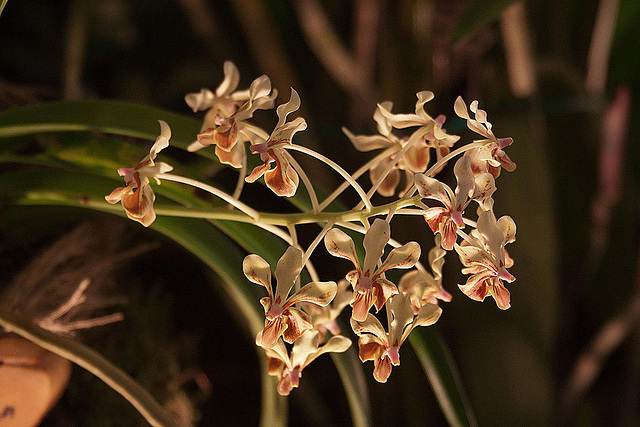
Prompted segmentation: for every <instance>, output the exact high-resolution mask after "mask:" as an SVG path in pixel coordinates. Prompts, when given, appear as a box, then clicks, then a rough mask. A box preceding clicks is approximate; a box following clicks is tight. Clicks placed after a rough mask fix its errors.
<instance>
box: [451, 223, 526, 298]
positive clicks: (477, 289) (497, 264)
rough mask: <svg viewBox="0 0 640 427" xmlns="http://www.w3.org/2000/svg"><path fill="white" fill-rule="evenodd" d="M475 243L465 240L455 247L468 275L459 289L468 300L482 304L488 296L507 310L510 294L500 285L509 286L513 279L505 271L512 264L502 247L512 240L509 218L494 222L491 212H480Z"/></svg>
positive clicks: (513, 235) (514, 229)
mask: <svg viewBox="0 0 640 427" xmlns="http://www.w3.org/2000/svg"><path fill="white" fill-rule="evenodd" d="M477 231H478V232H477V233H474V234H473V235H475V238H473V239H472V241H473V242H474V243H471V242H468V241H465V242H463V244H462V245H457V244H456V245H455V250H456V252H457V253H458V255H459V257H460V262H462V264H463V265H464V266H465V268H463V269H462V273H463V274H470V275H471V276H469V278H468V279H467V282H466V283H465V284H464V285H459V288H460V290H461V291H462V292H463V293H464V294H465V295H467V296H468V297H469V298H471V299H473V300H476V301H484V299H485V298H486V296H487V295H491V296H492V297H493V299H495V301H496V304H497V306H498V307H499V308H500V309H502V310H506V309H508V308H509V307H510V299H511V297H510V294H509V291H508V290H507V288H505V286H504V283H503V282H508V283H511V282H513V281H514V280H515V277H514V276H513V275H512V274H511V273H509V272H508V271H507V268H509V267H511V265H513V261H512V260H511V258H509V257H508V255H507V253H506V250H505V248H504V247H505V245H506V244H507V243H511V242H514V241H515V236H516V224H515V223H514V222H513V220H512V219H511V217H509V216H503V217H501V218H500V219H499V220H497V221H496V218H495V216H494V215H493V212H492V211H483V212H481V213H480V214H479V216H478V227H477Z"/></svg>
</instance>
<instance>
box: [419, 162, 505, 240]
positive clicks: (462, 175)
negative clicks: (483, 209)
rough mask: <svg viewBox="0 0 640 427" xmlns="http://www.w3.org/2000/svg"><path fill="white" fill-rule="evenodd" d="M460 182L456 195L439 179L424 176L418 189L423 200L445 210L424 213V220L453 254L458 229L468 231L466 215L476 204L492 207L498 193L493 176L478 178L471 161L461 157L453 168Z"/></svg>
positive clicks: (434, 209)
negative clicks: (437, 204) (467, 209)
mask: <svg viewBox="0 0 640 427" xmlns="http://www.w3.org/2000/svg"><path fill="white" fill-rule="evenodd" d="M453 172H454V174H455V176H456V179H457V181H458V186H457V187H456V190H455V192H454V191H453V190H451V188H450V187H449V186H448V185H446V184H443V183H442V182H440V181H438V180H437V179H435V178H431V177H428V176H426V175H423V174H419V175H416V187H417V189H418V192H419V193H420V196H422V198H423V199H433V200H437V201H439V202H440V203H442V204H443V205H444V206H443V207H440V206H437V207H429V208H427V209H425V210H424V219H425V221H427V224H429V228H431V231H433V233H434V234H436V233H439V234H440V235H441V237H442V240H441V246H442V248H443V249H445V250H447V251H450V250H452V249H453V245H454V243H455V242H456V239H457V232H458V229H462V228H464V219H463V216H462V215H463V213H464V211H465V209H466V208H467V206H468V205H469V203H471V201H472V200H475V201H477V202H478V203H480V204H481V205H484V204H487V203H490V200H491V195H492V194H493V193H494V191H495V190H496V186H495V181H494V179H493V176H491V174H489V173H484V174H481V175H478V176H474V174H473V171H472V170H471V160H470V159H469V158H468V157H461V158H460V159H459V160H458V161H457V162H456V164H455V165H454V167H453Z"/></svg>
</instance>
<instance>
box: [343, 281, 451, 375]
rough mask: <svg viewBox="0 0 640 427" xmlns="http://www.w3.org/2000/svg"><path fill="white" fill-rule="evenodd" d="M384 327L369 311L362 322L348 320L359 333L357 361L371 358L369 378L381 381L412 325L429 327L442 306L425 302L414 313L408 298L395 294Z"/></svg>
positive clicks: (397, 358)
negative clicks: (386, 328)
mask: <svg viewBox="0 0 640 427" xmlns="http://www.w3.org/2000/svg"><path fill="white" fill-rule="evenodd" d="M387 304H389V308H388V310H387V314H388V318H387V323H388V330H389V332H387V331H385V330H384V327H383V326H382V324H381V323H380V321H379V320H378V319H377V318H376V317H375V316H374V315H373V314H371V313H368V314H367V317H366V319H365V320H363V321H357V320H355V319H353V318H352V319H351V327H352V328H353V331H354V332H355V333H356V334H357V335H358V336H359V339H358V347H359V356H360V360H361V361H363V362H366V361H367V360H373V378H375V380H376V381H378V382H381V383H385V382H387V379H388V378H389V375H391V369H392V366H398V365H400V347H401V346H402V344H403V343H404V341H405V340H406V339H407V337H408V336H409V334H410V333H411V331H412V330H413V328H415V327H417V326H430V325H433V324H434V323H436V322H437V321H438V319H439V318H440V315H441V314H442V309H441V308H440V307H438V306H437V305H435V304H425V305H423V306H422V307H420V310H418V313H417V314H416V315H415V316H414V311H413V305H412V303H411V297H410V296H409V295H405V294H397V295H394V296H392V297H391V298H389V301H388V302H387Z"/></svg>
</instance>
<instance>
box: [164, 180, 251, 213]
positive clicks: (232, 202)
mask: <svg viewBox="0 0 640 427" xmlns="http://www.w3.org/2000/svg"><path fill="white" fill-rule="evenodd" d="M157 178H158V179H166V180H167V181H173V182H179V183H181V184H187V185H191V186H193V187H196V188H199V189H201V190H204V191H206V192H208V193H211V194H213V195H214V196H216V197H219V198H220V199H222V200H224V201H225V202H227V203H229V204H230V205H232V206H235V207H236V208H238V210H240V211H242V212H244V213H245V214H247V215H249V216H250V217H251V218H253V219H256V218H257V217H258V216H259V214H258V211H256V210H255V209H253V208H251V207H249V206H247V205H245V204H244V203H242V202H241V201H239V200H236V199H234V198H233V197H232V196H230V195H228V194H227V193H225V192H224V191H222V190H219V189H217V188H215V187H212V186H211V185H207V184H205V183H203V182H200V181H196V180H195V179H191V178H186V177H183V176H179V175H171V174H167V173H161V174H158V175H157Z"/></svg>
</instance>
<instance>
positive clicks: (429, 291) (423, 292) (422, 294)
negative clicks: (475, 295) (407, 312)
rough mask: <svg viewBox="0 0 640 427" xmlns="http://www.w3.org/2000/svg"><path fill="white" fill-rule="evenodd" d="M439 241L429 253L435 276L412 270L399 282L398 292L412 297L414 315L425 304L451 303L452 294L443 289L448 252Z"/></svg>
mask: <svg viewBox="0 0 640 427" xmlns="http://www.w3.org/2000/svg"><path fill="white" fill-rule="evenodd" d="M438 239H439V237H438V238H436V246H434V247H433V248H431V250H430V251H429V265H430V267H431V271H432V272H433V274H430V273H428V272H426V271H424V272H423V271H420V270H417V269H416V270H411V271H409V272H408V273H406V274H404V275H403V276H402V277H401V278H400V282H398V290H399V291H400V292H401V293H403V294H407V295H409V296H410V298H411V304H412V305H413V313H414V314H418V311H420V308H421V307H422V306H423V305H425V304H438V300H441V301H445V302H449V301H451V294H450V293H449V292H447V291H445V290H444V288H443V287H442V266H443V265H444V256H445V254H446V253H447V252H446V251H445V250H444V249H442V248H441V247H440V242H439V241H437V240H438Z"/></svg>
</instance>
